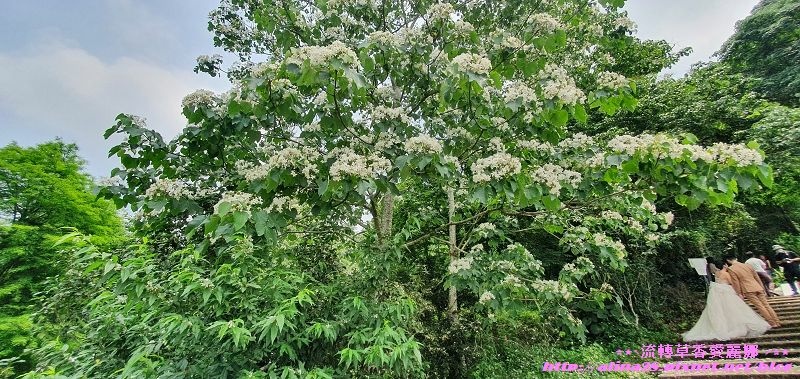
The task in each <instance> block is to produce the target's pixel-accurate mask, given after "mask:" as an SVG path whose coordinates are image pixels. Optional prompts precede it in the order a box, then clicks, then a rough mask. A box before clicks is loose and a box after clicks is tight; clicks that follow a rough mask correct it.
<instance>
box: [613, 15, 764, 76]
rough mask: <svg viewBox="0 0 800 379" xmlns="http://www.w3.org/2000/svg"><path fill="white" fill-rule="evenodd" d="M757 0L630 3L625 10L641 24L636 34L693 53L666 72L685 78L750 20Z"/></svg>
mask: <svg viewBox="0 0 800 379" xmlns="http://www.w3.org/2000/svg"><path fill="white" fill-rule="evenodd" d="M757 3H758V0H701V1H698V0H671V1H654V0H629V1H628V2H627V3H626V5H625V9H626V10H627V11H628V14H629V17H630V18H631V19H632V20H633V21H635V22H636V24H637V25H638V33H637V35H638V36H639V37H640V38H645V39H664V40H667V41H668V42H670V43H672V44H674V45H675V48H676V50H679V49H682V48H684V47H691V48H692V50H693V52H692V54H691V55H689V56H688V57H685V58H683V59H681V60H680V61H679V62H678V63H677V64H676V65H675V66H674V67H673V68H672V69H669V70H667V71H666V72H670V73H675V74H677V75H683V74H684V73H686V71H688V70H689V68H690V66H691V65H692V64H694V63H696V62H698V61H708V60H709V59H711V56H712V55H713V54H714V53H715V52H716V51H717V50H719V48H720V47H721V46H722V44H723V43H724V42H725V41H726V40H727V39H728V37H730V36H731V35H732V34H733V31H734V27H735V25H736V21H738V20H741V19H743V18H745V17H747V16H748V15H749V14H750V11H751V10H752V9H753V7H754V6H755V5H756V4H757Z"/></svg>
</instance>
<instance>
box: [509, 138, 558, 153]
mask: <svg viewBox="0 0 800 379" xmlns="http://www.w3.org/2000/svg"><path fill="white" fill-rule="evenodd" d="M517 146H518V147H521V148H523V149H526V150H533V151H540V152H543V153H546V154H555V152H556V150H555V148H554V147H553V145H551V144H550V143H549V142H539V141H537V140H530V141H520V142H518V143H517Z"/></svg>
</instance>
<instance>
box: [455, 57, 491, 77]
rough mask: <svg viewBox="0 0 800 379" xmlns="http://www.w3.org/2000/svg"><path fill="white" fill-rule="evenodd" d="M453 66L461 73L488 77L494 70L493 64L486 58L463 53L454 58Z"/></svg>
mask: <svg viewBox="0 0 800 379" xmlns="http://www.w3.org/2000/svg"><path fill="white" fill-rule="evenodd" d="M453 65H454V66H455V67H456V68H457V69H458V71H460V72H464V73H467V72H471V73H473V74H480V75H487V74H489V71H491V70H492V62H491V61H490V60H489V58H486V57H485V56H482V55H478V54H472V53H463V54H460V55H458V56H456V57H455V58H453Z"/></svg>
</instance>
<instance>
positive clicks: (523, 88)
mask: <svg viewBox="0 0 800 379" xmlns="http://www.w3.org/2000/svg"><path fill="white" fill-rule="evenodd" d="M503 93H504V95H503V101H505V102H506V104H508V103H512V102H514V101H516V100H517V99H519V100H521V101H522V104H536V91H534V90H533V88H531V87H528V85H527V84H525V83H523V82H521V81H518V80H514V81H507V82H505V83H503Z"/></svg>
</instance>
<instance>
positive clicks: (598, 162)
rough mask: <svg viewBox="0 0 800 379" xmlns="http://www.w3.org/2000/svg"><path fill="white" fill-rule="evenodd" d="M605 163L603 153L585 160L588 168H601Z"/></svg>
mask: <svg viewBox="0 0 800 379" xmlns="http://www.w3.org/2000/svg"><path fill="white" fill-rule="evenodd" d="M605 163H606V155H605V154H603V153H595V155H593V156H592V157H591V158H589V159H587V160H586V165H587V166H589V167H594V168H597V167H601V166H603V165H605Z"/></svg>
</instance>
